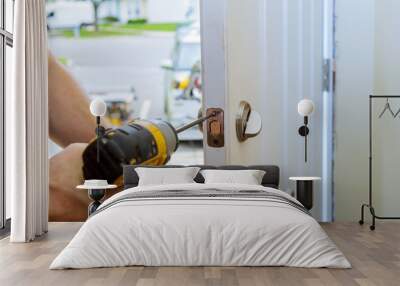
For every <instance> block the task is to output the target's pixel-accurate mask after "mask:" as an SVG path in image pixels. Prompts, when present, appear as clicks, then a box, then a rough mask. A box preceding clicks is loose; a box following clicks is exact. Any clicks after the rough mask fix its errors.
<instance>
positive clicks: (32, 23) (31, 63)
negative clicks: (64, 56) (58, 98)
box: [6, 0, 49, 242]
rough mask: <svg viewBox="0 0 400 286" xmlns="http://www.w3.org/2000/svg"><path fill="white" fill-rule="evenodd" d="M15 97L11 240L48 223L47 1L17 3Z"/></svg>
mask: <svg viewBox="0 0 400 286" xmlns="http://www.w3.org/2000/svg"><path fill="white" fill-rule="evenodd" d="M14 21H15V22H14V49H13V53H14V70H13V93H12V96H11V98H7V99H6V104H7V111H6V112H7V116H6V119H7V130H6V134H7V139H6V140H7V142H6V144H7V146H6V150H7V158H6V160H7V169H8V170H7V172H8V173H7V187H8V188H10V189H11V194H12V195H11V202H12V204H11V237H10V241H12V242H27V241H31V240H33V239H34V238H35V237H36V236H40V235H41V234H43V233H44V232H46V231H47V225H48V185H49V184H48V158H47V140H48V107H47V105H48V99H47V97H48V94H47V27H46V12H45V0H18V1H15V19H14Z"/></svg>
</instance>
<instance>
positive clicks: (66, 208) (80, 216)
mask: <svg viewBox="0 0 400 286" xmlns="http://www.w3.org/2000/svg"><path fill="white" fill-rule="evenodd" d="M86 146H87V144H83V143H74V144H71V145H69V146H68V147H66V148H65V149H64V150H62V151H61V152H60V153H58V154H56V155H54V156H53V157H52V158H50V184H49V185H50V195H49V220H50V221H85V220H86V219H87V215H88V214H87V212H88V206H89V204H90V203H91V199H89V197H88V194H87V191H86V190H77V189H76V186H77V185H81V184H82V183H83V172H82V166H83V161H82V153H83V151H84V150H85V148H86ZM109 183H113V182H109ZM119 191H120V189H113V190H109V191H107V193H106V196H105V198H109V197H111V196H112V195H114V194H116V193H117V192H119Z"/></svg>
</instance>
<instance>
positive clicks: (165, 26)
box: [121, 23, 179, 32]
mask: <svg viewBox="0 0 400 286" xmlns="http://www.w3.org/2000/svg"><path fill="white" fill-rule="evenodd" d="M178 25H179V24H178V23H156V24H147V23H146V24H124V25H121V27H123V28H127V29H132V30H142V31H159V32H175V31H176V28H177V27H178Z"/></svg>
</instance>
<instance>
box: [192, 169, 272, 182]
mask: <svg viewBox="0 0 400 286" xmlns="http://www.w3.org/2000/svg"><path fill="white" fill-rule="evenodd" d="M200 174H201V175H202V176H203V177H204V183H206V184H212V183H226V184H246V185H261V182H262V179H263V177H264V175H265V171H261V170H212V169H210V170H202V171H201V172H200Z"/></svg>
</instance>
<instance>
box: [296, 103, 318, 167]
mask: <svg viewBox="0 0 400 286" xmlns="http://www.w3.org/2000/svg"><path fill="white" fill-rule="evenodd" d="M313 111H314V103H313V101H312V100H310V99H302V100H300V101H299V103H298V104H297V112H298V113H299V114H300V115H301V116H303V117H304V125H302V126H300V128H299V134H300V136H303V137H304V161H305V162H307V135H308V134H309V133H310V130H309V129H308V126H307V125H308V116H310V115H311V113H313Z"/></svg>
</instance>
